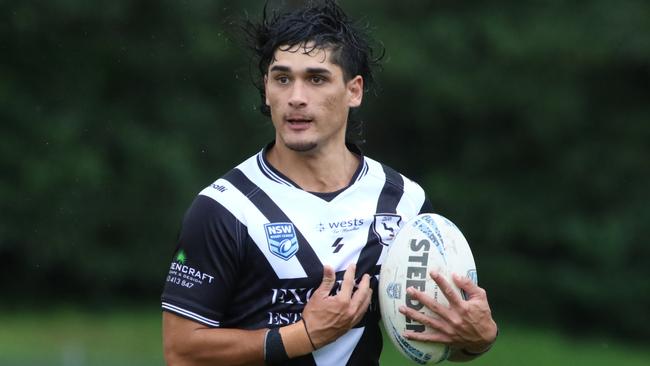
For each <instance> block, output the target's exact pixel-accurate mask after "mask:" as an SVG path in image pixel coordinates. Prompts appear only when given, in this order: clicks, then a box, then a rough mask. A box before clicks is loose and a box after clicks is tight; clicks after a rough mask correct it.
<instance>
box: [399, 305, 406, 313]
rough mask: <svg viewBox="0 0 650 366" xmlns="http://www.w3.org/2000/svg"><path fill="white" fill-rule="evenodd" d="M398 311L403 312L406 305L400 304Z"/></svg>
mask: <svg viewBox="0 0 650 366" xmlns="http://www.w3.org/2000/svg"><path fill="white" fill-rule="evenodd" d="M399 312H400V313H405V312H406V306H404V305H401V306H400V307H399Z"/></svg>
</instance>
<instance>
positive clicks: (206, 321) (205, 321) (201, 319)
mask: <svg viewBox="0 0 650 366" xmlns="http://www.w3.org/2000/svg"><path fill="white" fill-rule="evenodd" d="M162 307H163V309H167V310H170V311H172V312H174V313H178V314H181V315H185V316H187V317H189V318H192V319H194V320H196V321H198V322H200V323H203V324H207V325H211V326H213V327H218V326H219V322H218V321H216V320H212V319H208V318H206V317H204V316H201V315H199V314H197V313H194V312H191V311H189V310H185V309H183V308H179V307H178V306H176V305H172V304H170V303H167V302H163V303H162Z"/></svg>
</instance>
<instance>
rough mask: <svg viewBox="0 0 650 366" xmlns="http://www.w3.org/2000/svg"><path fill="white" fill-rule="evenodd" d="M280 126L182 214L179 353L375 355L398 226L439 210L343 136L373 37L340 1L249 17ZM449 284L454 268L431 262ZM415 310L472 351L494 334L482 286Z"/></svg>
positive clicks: (464, 351) (283, 359)
mask: <svg viewBox="0 0 650 366" xmlns="http://www.w3.org/2000/svg"><path fill="white" fill-rule="evenodd" d="M249 31H250V33H251V35H253V36H254V40H255V45H254V49H255V51H256V53H257V56H258V57H259V67H260V72H261V74H262V75H261V78H262V79H263V85H262V86H261V88H260V92H261V96H262V100H263V102H264V106H265V107H266V108H265V110H264V112H266V113H269V114H270V116H271V120H272V121H273V126H274V128H275V140H274V141H273V142H272V143H270V144H269V145H268V146H266V147H265V148H264V149H263V150H262V151H260V152H259V153H258V154H256V155H255V156H253V157H251V158H250V159H248V160H246V161H245V162H243V163H242V164H240V165H239V166H237V167H236V168H235V169H233V170H231V171H230V172H228V173H227V174H225V175H224V176H223V177H222V178H220V179H218V180H217V181H216V182H215V183H213V184H212V185H211V186H209V187H207V188H205V189H204V190H203V191H202V192H201V193H200V194H199V196H198V197H197V198H196V199H195V201H194V202H193V203H192V206H191V207H190V209H189V210H188V212H187V213H186V215H185V218H184V221H183V227H182V231H181V234H180V237H179V242H178V248H177V250H176V253H175V256H174V260H173V262H172V265H171V267H170V270H169V274H168V276H167V282H166V286H165V289H164V292H163V295H162V301H163V303H162V307H163V310H164V311H163V338H164V349H165V358H166V360H167V362H168V364H170V365H231V364H232V365H262V364H290V365H337V366H338V365H346V364H347V365H377V364H378V362H379V355H380V352H381V348H382V339H381V333H380V330H379V326H378V322H379V315H378V314H379V312H378V303H377V299H376V297H374V299H373V295H372V293H373V289H374V288H376V286H377V275H378V273H379V266H380V265H381V262H382V254H383V253H384V250H385V249H386V248H387V245H389V244H390V241H391V239H392V235H391V234H392V233H393V232H394V231H395V230H396V229H398V228H399V224H400V223H404V222H406V221H407V220H409V219H411V218H412V217H414V216H415V215H417V214H418V213H420V212H431V211H432V207H431V206H430V204H429V203H428V201H427V200H426V199H425V194H424V192H423V190H422V189H421V188H420V187H419V186H418V185H417V184H416V183H414V182H412V181H410V180H408V179H406V178H405V177H404V176H402V175H401V174H399V173H397V172H395V171H394V170H392V169H390V168H388V167H387V166H384V165H382V164H381V163H378V162H376V161H374V160H372V159H370V158H367V157H364V156H362V155H361V153H360V151H359V150H358V149H357V148H356V147H355V146H354V145H352V144H346V130H347V128H348V116H349V112H350V109H351V108H356V107H358V106H360V105H361V101H362V98H363V93H364V88H365V87H367V82H369V81H371V79H372V65H373V62H374V61H373V60H372V50H371V48H370V47H369V45H368V43H367V41H366V38H365V35H364V34H363V33H362V32H360V31H359V30H358V29H356V28H355V27H354V26H353V25H352V24H351V23H350V21H348V19H347V17H346V16H345V14H344V13H343V12H342V11H341V9H340V8H339V7H338V6H337V5H336V4H335V3H334V2H333V1H325V2H324V3H323V4H320V5H319V4H316V5H309V6H307V7H305V8H303V9H300V10H296V11H294V12H291V13H286V14H282V15H278V16H274V17H271V18H270V19H269V18H267V17H266V15H265V17H264V20H263V21H262V22H261V23H260V24H258V25H252V26H251V27H250V28H249ZM432 276H433V278H434V280H436V281H437V282H438V283H439V284H440V286H441V287H442V288H443V289H449V285H448V284H447V283H446V282H445V281H444V279H441V278H438V277H437V276H436V275H435V274H434V275H432ZM456 282H457V284H458V285H459V286H460V287H461V288H463V289H464V290H465V291H466V292H467V293H469V294H470V298H469V300H467V301H465V300H461V299H460V297H459V296H457V295H456V296H454V294H453V293H452V292H449V295H448V297H449V298H450V303H451V305H450V307H441V306H439V305H438V304H437V303H436V302H435V301H434V300H433V299H431V298H429V297H427V296H426V295H424V294H422V293H419V292H417V291H414V290H412V289H409V291H411V292H412V296H413V297H415V298H416V299H418V300H420V301H421V302H422V303H424V304H425V305H426V306H428V307H430V308H431V309H432V310H434V311H435V312H436V313H438V314H440V318H439V319H433V318H428V317H424V316H423V315H421V314H419V313H414V312H409V310H406V309H405V310H404V312H405V314H408V316H410V317H411V318H413V319H416V320H418V321H420V322H422V323H425V324H428V325H430V326H431V327H432V328H434V329H437V330H438V331H439V332H438V333H436V334H435V335H434V334H428V335H427V334H424V335H423V334H405V336H407V337H410V338H413V339H421V340H425V341H436V342H445V343H448V344H451V345H452V347H453V349H454V350H455V351H454V353H453V354H452V356H451V359H455V360H464V359H471V358H473V357H475V356H476V355H478V354H481V353H482V352H484V351H485V350H487V349H488V348H489V347H490V345H491V344H492V342H493V341H494V339H495V338H496V324H495V323H494V321H493V320H492V317H491V315H490V309H489V306H488V303H487V299H486V297H485V292H484V291H483V290H482V289H480V288H479V287H477V286H476V285H474V284H472V283H471V281H469V280H468V279H461V278H457V279H456Z"/></svg>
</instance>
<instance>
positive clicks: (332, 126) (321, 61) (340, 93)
mask: <svg viewBox="0 0 650 366" xmlns="http://www.w3.org/2000/svg"><path fill="white" fill-rule="evenodd" d="M306 50H309V51H310V52H305V47H304V46H302V45H297V46H294V47H292V48H290V49H286V48H285V47H280V48H278V50H277V51H276V52H275V59H274V60H273V62H271V64H270V65H269V69H268V73H267V75H266V76H265V78H264V85H265V91H266V105H268V106H269V107H270V109H271V119H272V120H273V125H274V127H275V135H276V136H275V137H276V144H282V145H283V146H286V147H287V148H289V149H290V150H293V151H298V152H310V151H312V152H313V151H316V150H318V149H323V148H326V147H328V146H334V145H336V144H344V143H345V128H346V123H347V119H348V113H349V110H350V108H351V107H358V106H359V105H360V104H361V99H362V96H363V79H362V78H361V76H356V77H354V78H352V79H351V80H349V81H347V82H345V80H344V78H343V70H342V69H341V67H340V66H338V65H336V64H333V63H332V62H331V61H330V56H331V50H330V49H328V48H324V49H311V48H310V47H309V44H308V45H307V48H306Z"/></svg>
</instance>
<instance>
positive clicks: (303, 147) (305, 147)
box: [285, 142, 318, 152]
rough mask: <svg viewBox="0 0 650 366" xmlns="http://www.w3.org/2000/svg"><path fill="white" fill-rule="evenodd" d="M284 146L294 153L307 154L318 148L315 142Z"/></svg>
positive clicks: (286, 144)
mask: <svg viewBox="0 0 650 366" xmlns="http://www.w3.org/2000/svg"><path fill="white" fill-rule="evenodd" d="M285 146H286V147H287V148H288V149H289V150H292V151H295V152H308V151H312V150H314V149H315V148H316V146H318V144H316V143H315V142H294V143H291V142H289V143H285Z"/></svg>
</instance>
